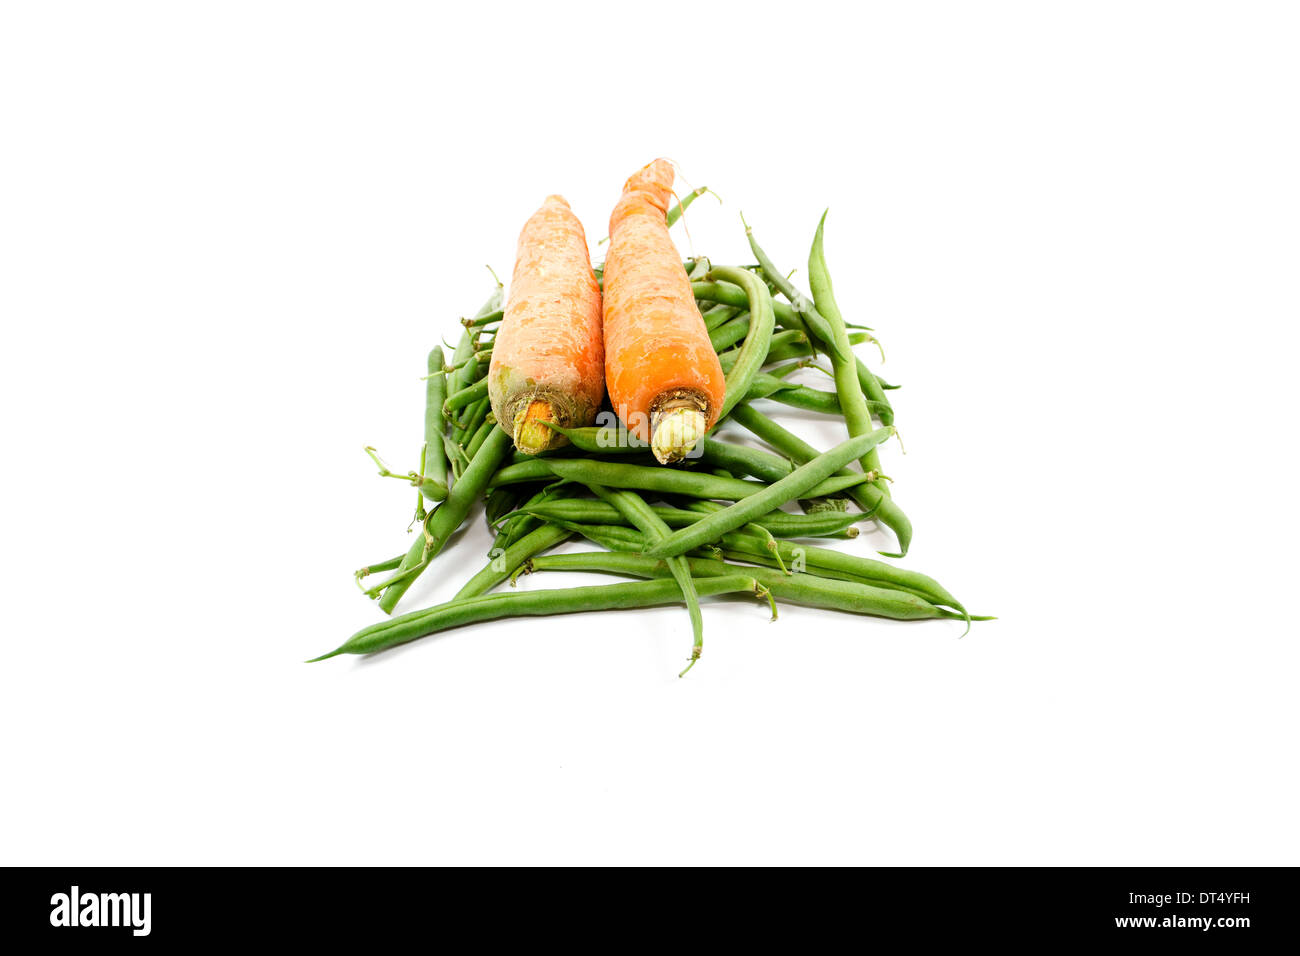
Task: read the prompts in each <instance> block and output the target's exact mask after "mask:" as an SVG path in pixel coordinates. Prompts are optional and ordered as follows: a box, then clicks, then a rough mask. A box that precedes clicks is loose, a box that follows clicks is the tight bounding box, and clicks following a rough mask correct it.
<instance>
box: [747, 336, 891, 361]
mask: <svg viewBox="0 0 1300 956" xmlns="http://www.w3.org/2000/svg"><path fill="white" fill-rule="evenodd" d="M781 334H782V335H784V334H785V333H781ZM777 337H778V336H775V335H774V336H772V338H773V339H775V338H777ZM864 341H866V340H865V339H862V338H861V336H859V335H858V334H857V333H855V334H853V335H850V336H849V344H850V345H860V344H862V342H864ZM813 354H814V353H813V350H812V348H811V347H810V346H809V345H808V343H807V342H806V341H805V342H795V343H791V344H782V345H780V346H775V345H774V346H773V347H772V348H771V349H770V350H769V351H768V353H767V361H768V363H769V364H770V363H772V362H784V361H787V360H788V359H793V358H808V357H809V356H811V355H813Z"/></svg>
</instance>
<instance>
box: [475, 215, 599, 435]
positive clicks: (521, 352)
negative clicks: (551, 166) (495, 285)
mask: <svg viewBox="0 0 1300 956" xmlns="http://www.w3.org/2000/svg"><path fill="white" fill-rule="evenodd" d="M600 326H601V315H600V288H599V286H597V285H596V276H595V274H594V273H593V272H592V271H591V256H590V255H589V253H588V251H587V236H586V234H585V233H584V232H583V230H582V223H580V222H579V221H578V217H577V216H575V215H574V214H573V212H572V210H570V209H569V204H568V203H567V202H565V201H564V198H563V197H562V196H548V197H547V198H546V201H545V202H544V203H542V207H541V208H540V209H538V210H537V212H535V213H533V215H532V217H531V218H530V219H529V220H528V222H526V223H525V224H524V228H523V230H522V231H521V232H520V233H519V244H518V248H517V251H516V255H515V269H514V273H513V275H512V276H511V280H510V295H509V297H508V299H507V300H506V307H505V315H504V316H503V318H502V319H501V326H500V329H499V331H498V332H497V335H496V339H495V341H494V342H493V344H492V364H491V366H490V367H489V369H488V396H489V397H490V399H491V401H492V413H493V415H495V416H496V420H497V421H498V422H499V423H500V424H501V427H502V428H504V429H505V430H506V431H507V432H509V433H510V434H511V435H512V436H513V437H514V440H515V445H516V446H517V447H518V448H519V450H520V451H522V452H525V453H527V454H537V453H538V452H539V451H544V450H545V449H547V448H549V447H554V446H555V445H560V444H564V443H565V441H566V440H567V439H565V438H564V436H562V435H560V434H559V433H558V432H555V431H552V430H551V429H550V428H548V427H546V425H544V424H543V422H546V421H551V422H554V423H555V424H557V425H562V426H564V427H566V428H567V427H581V426H585V425H590V424H591V423H592V422H593V421H595V418H596V411H597V409H599V408H600V402H601V399H602V398H603V397H604V393H605V388H604V385H605V382H604V378H605V375H604V372H605V347H604V341H603V339H602V336H601V328H600Z"/></svg>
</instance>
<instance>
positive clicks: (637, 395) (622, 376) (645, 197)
mask: <svg viewBox="0 0 1300 956" xmlns="http://www.w3.org/2000/svg"><path fill="white" fill-rule="evenodd" d="M672 184H673V169H672V166H671V165H670V164H669V163H668V161H667V160H663V159H657V160H655V161H654V162H653V163H651V164H650V165H648V166H646V167H644V168H643V169H641V170H640V171H638V172H636V173H634V174H633V175H632V176H631V178H629V179H628V181H627V182H626V183H625V184H624V186H623V195H622V198H620V199H619V201H618V205H616V206H615V207H614V212H613V213H612V214H611V215H610V218H609V254H608V255H607V256H606V258H605V270H604V324H605V384H606V387H607V388H608V390H609V399H610V403H611V404H612V405H613V406H614V411H615V412H616V413H617V414H618V417H619V418H621V419H622V420H623V422H624V424H626V425H627V427H628V430H629V431H632V432H633V433H635V434H636V435H637V436H638V437H639V438H641V440H642V441H645V442H647V443H648V444H649V445H650V447H651V449H652V450H653V451H654V454H655V457H656V458H657V459H658V460H659V461H660V462H661V463H668V462H674V461H680V460H681V459H682V458H685V457H686V456H687V455H688V454H690V452H691V449H693V448H694V447H695V445H696V443H697V442H698V441H699V440H700V438H702V437H703V436H704V433H705V432H707V431H708V430H709V429H710V428H712V427H713V424H714V422H716V421H717V420H718V415H719V414H720V412H721V409H722V405H723V399H724V397H725V393H726V380H725V378H724V376H723V373H722V366H721V365H720V364H719V362H718V355H717V353H716V352H715V351H714V349H713V346H712V345H711V344H710V342H709V333H708V330H707V329H706V328H705V326H704V319H703V318H702V317H701V316H700V310H699V309H698V308H697V307H696V305H695V295H694V292H693V291H692V290H691V283H690V280H689V278H688V277H687V275H686V272H685V270H683V269H682V257H681V255H680V254H679V253H678V252H677V249H676V247H675V246H674V245H673V241H672V239H670V238H669V236H668V225H667V222H666V218H665V217H666V215H667V210H668V200H669V198H670V197H671V196H672Z"/></svg>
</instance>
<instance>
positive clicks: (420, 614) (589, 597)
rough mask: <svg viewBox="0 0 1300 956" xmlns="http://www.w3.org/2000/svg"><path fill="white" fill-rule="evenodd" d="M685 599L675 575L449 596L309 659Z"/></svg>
mask: <svg viewBox="0 0 1300 956" xmlns="http://www.w3.org/2000/svg"><path fill="white" fill-rule="evenodd" d="M502 434H505V433H504V432H502ZM509 438H510V436H509V435H507V436H506V439H507V441H509ZM695 590H696V592H697V593H698V594H699V595H700V596H701V597H711V596H713V595H715V594H734V593H739V592H742V591H752V592H754V593H761V591H762V589H761V588H760V587H759V584H758V582H757V581H756V580H755V579H754V578H753V577H751V576H748V575H744V574H739V573H737V574H729V575H720V576H717V577H707V578H701V579H700V580H699V581H696V582H695ZM680 598H681V589H680V588H679V587H678V586H677V582H676V581H672V580H656V581H633V582H629V583H620V584H598V585H592V586H588V587H577V588H557V589H553V590H545V591H517V592H513V593H504V594H484V595H482V596H480V597H474V598H466V599H465V600H461V601H448V602H447V603H446V604H439V605H437V606H436V607H431V608H428V609H427V610H423V611H412V612H410V613H409V614H403V615H401V616H400V617H395V618H392V619H391V620H388V621H382V622H380V623H378V624H372V625H371V626H370V627H365V628H362V629H361V630H360V631H357V633H355V634H353V635H352V637H350V638H348V640H346V641H344V642H343V644H342V645H341V646H339V647H338V648H336V649H335V650H332V651H330V652H329V653H328V654H322V655H321V656H320V657H314V658H312V659H311V660H310V661H308V663H314V662H316V661H323V660H326V659H327V658H330V657H336V656H337V655H339V654H371V653H374V652H375V651H381V650H384V649H385V648H389V647H393V646H395V645H397V644H405V643H406V642H407V641H413V640H415V639H416V638H419V637H426V636H428V635H430V634H436V633H438V632H439V631H445V630H448V629H450V628H453V627H463V626H464V625H466V624H476V623H479V622H480V621H495V620H499V619H501V618H506V617H527V616H535V615H549V614H571V613H574V612H577V611H608V610H613V609H616V608H639V607H653V606H655V605H660V604H672V603H674V602H675V601H677V600H679V599H680Z"/></svg>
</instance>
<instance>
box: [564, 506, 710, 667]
mask: <svg viewBox="0 0 1300 956" xmlns="http://www.w3.org/2000/svg"><path fill="white" fill-rule="evenodd" d="M588 487H590V488H591V490H592V491H593V492H594V493H595V494H596V496H597V497H598V498H600V499H601V500H602V501H603V502H604V503H605V504H608V505H611V506H613V508H614V509H615V510H616V511H618V512H619V514H621V515H622V516H623V517H624V518H625V519H627V520H628V521H630V522H631V523H632V524H633V525H635V526H636V528H637V530H638V531H640V532H641V533H642V534H643V535H645V538H646V540H647V541H653V542H656V543H657V542H659V541H662V540H664V538H666V537H668V535H669V534H671V533H672V529H670V528H669V527H668V525H666V524H664V522H663V521H662V520H660V519H659V517H658V516H657V515H656V514H655V513H654V512H653V511H652V510H651V509H650V506H649V505H647V504H646V503H645V501H644V500H643V499H642V498H641V496H640V495H638V494H637V493H636V492H635V491H629V490H627V489H625V488H606V487H605V486H604V485H589V486H588ZM668 570H669V571H671V572H672V575H673V579H674V580H675V581H676V582H677V586H678V587H680V588H681V590H682V598H683V600H685V601H686V609H687V611H688V612H689V614H690V618H691V635H692V638H693V640H694V644H693V645H692V647H691V657H690V661H689V662H688V663H687V665H686V668H685V669H684V670H683V671H682V672H681V673H680V674H678V675H677V676H678V677H684V676H685V675H686V672H687V671H689V670H690V669H691V668H692V667H694V666H695V662H696V661H698V660H699V659H700V655H701V654H703V653H704V615H703V614H702V613H701V612H700V598H699V595H698V594H696V593H695V582H694V581H693V580H691V571H690V568H689V567H688V566H687V564H686V560H685V559H684V558H680V557H679V558H669V559H668Z"/></svg>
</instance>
